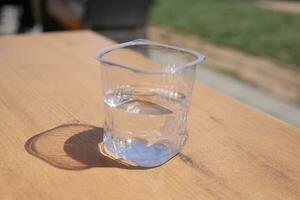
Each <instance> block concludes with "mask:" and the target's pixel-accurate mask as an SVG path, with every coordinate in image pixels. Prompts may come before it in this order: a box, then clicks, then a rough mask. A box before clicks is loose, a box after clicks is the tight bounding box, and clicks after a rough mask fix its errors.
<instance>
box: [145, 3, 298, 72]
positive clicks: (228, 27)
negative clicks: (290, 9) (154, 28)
mask: <svg viewBox="0 0 300 200" xmlns="http://www.w3.org/2000/svg"><path fill="white" fill-rule="evenodd" d="M150 18H151V21H152V22H154V23H157V24H161V25H166V26H170V27H172V28H175V29H176V30H178V31H183V32H188V33H192V34H196V35H199V36H201V37H204V38H207V39H208V40H211V41H213V42H215V43H217V44H220V45H224V46H228V47H233V48H238V49H241V50H244V51H246V52H248V53H252V54H256V55H259V56H266V57H270V58H274V59H277V60H278V61H281V62H284V63H287V64H289V65H291V66H295V67H300V55H299V54H300V15H293V14H288V13H283V12H276V11H270V10H265V9H262V8H258V7H256V6H255V4H254V3H249V2H248V3H245V2H243V3H242V2H241V1H233V0H157V1H156V2H155V4H154V6H153V8H152V11H151V16H150Z"/></svg>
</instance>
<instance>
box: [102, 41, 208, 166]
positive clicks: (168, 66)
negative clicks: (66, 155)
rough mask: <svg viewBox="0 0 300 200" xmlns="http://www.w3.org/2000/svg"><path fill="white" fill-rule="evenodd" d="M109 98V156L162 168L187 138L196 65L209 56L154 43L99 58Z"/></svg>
mask: <svg viewBox="0 0 300 200" xmlns="http://www.w3.org/2000/svg"><path fill="white" fill-rule="evenodd" d="M97 59H98V60H99V61H100V63H101V74H102V86H103V96H104V109H105V115H104V125H103V128H104V138H103V145H104V150H105V152H106V153H108V154H110V155H111V156H113V157H115V158H118V159H121V160H124V161H126V162H127V163H130V164H132V165H136V166H142V167H154V166H158V165H161V164H163V163H164V162H166V161H167V160H169V159H170V158H172V157H173V156H175V155H176V154H177V153H178V152H179V151H180V149H181V148H182V146H183V145H184V143H185V141H186V138H187V131H186V125H187V113H188V110H189V106H190V102H191V94H192V90H193V83H194V77H195V72H196V67H197V65H199V64H200V63H201V62H202V61H203V60H204V56H203V55H201V54H200V53H197V52H195V51H191V50H187V49H183V48H178V47H174V46H169V45H164V44H160V43H157V42H152V41H149V40H141V39H139V40H135V41H131V42H126V43H123V44H119V45H115V46H112V47H109V48H104V49H101V50H100V52H99V53H98V54H97Z"/></svg>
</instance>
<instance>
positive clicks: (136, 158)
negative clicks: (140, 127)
mask: <svg viewBox="0 0 300 200" xmlns="http://www.w3.org/2000/svg"><path fill="white" fill-rule="evenodd" d="M103 144H104V150H105V151H106V153H108V154H109V155H110V156H112V157H114V158H116V159H122V160H125V161H126V164H128V163H129V164H130V165H133V166H141V167H156V166H159V165H162V164H163V163H165V162H166V161H168V160H169V159H171V158H172V157H174V156H175V155H176V154H177V153H178V152H175V153H174V151H171V149H170V145H169V144H168V142H167V141H165V140H164V141H159V142H156V143H154V144H152V145H147V141H145V140H142V139H137V138H134V139H127V140H126V141H124V139H119V138H114V137H112V136H111V134H110V133H109V132H105V133H104V136H103Z"/></svg>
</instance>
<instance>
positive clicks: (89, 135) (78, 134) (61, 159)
mask: <svg viewBox="0 0 300 200" xmlns="http://www.w3.org/2000/svg"><path fill="white" fill-rule="evenodd" d="M102 138H103V129H102V128H99V127H95V126H91V125H87V124H80V123H72V124H64V125H61V126H58V127H55V128H52V129H50V130H48V131H45V132H42V133H40V134H37V135H35V136H33V137H31V138H30V139H28V140H27V142H26V144H25V149H26V151H27V152H28V153H30V154H31V155H33V156H35V157H37V158H39V159H41V160H43V161H45V162H47V163H49V164H50V165H52V166H55V167H58V168H61V169H67V170H83V169H88V168H93V167H114V168H123V169H145V168H141V167H137V166H132V165H129V164H126V163H124V162H123V161H121V160H119V159H113V158H112V157H109V156H107V155H105V153H104V151H103V150H102Z"/></svg>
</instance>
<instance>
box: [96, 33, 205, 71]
mask: <svg viewBox="0 0 300 200" xmlns="http://www.w3.org/2000/svg"><path fill="white" fill-rule="evenodd" d="M139 45H149V46H156V47H162V48H167V49H172V50H176V51H179V52H183V53H187V54H190V55H192V56H194V57H195V60H193V61H191V62H187V63H185V64H183V65H180V66H178V67H176V68H175V69H174V70H172V71H170V70H167V68H164V69H158V70H148V69H139V68H137V67H134V66H130V65H126V64H121V63H115V62H112V61H109V60H106V59H104V58H103V56H104V55H105V54H107V53H109V52H111V51H114V50H117V49H121V48H125V47H130V46H139ZM95 58H96V60H98V61H100V63H103V64H108V65H112V66H117V67H121V68H125V69H128V70H131V71H134V72H138V73H147V74H165V73H167V74H169V73H170V72H172V73H176V72H178V71H182V70H184V69H186V68H188V67H191V66H194V65H198V64H200V63H202V62H203V61H204V60H205V56H204V55H202V54H201V53H199V52H196V51H193V50H189V49H185V48H181V47H176V46H172V45H166V44H161V43H159V42H154V41H151V40H146V39H137V40H133V41H130V42H125V43H121V44H116V45H113V46H110V47H104V48H102V49H100V50H99V51H98V52H97V53H96V56H95Z"/></svg>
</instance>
